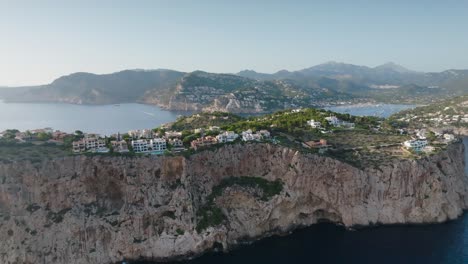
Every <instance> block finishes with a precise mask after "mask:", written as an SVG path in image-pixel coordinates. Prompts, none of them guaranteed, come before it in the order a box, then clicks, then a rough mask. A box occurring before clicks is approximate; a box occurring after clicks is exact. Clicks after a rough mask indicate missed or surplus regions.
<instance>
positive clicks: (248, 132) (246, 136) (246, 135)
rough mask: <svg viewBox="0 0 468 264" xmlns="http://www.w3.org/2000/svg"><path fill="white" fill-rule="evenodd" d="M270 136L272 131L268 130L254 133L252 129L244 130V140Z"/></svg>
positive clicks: (256, 139) (257, 139)
mask: <svg viewBox="0 0 468 264" xmlns="http://www.w3.org/2000/svg"><path fill="white" fill-rule="evenodd" d="M268 138H270V132H269V131H268V130H260V131H258V132H257V133H253V132H252V130H251V129H249V130H246V131H243V132H242V141H260V140H262V139H263V140H265V139H268Z"/></svg>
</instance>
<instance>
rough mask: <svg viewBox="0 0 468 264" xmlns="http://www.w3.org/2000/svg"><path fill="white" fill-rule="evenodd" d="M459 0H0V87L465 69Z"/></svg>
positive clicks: (465, 36) (466, 36)
mask: <svg viewBox="0 0 468 264" xmlns="http://www.w3.org/2000/svg"><path fill="white" fill-rule="evenodd" d="M467 14H468V1H464V0H460V1H452V0H444V1H431V0H425V1H422V0H421V1H419V0H411V1H409V0H405V1H400V0H393V1H378V0H368V1H364V0H353V1H349V0H346V1H338V0H327V1H313V0H304V1H302V0H296V1H294V0H290V1H276V0H270V1H266V0H265V1H262V0H256V1H251V0H250V1H245V0H236V1H234V0H230V1H228V0H199V1H180V0H169V1H162V0H161V1H158V0H154V1H144V0H137V1H130V0H129V1H119V0H114V1H109V0H99V1H94V0H93V1H90V0H80V1H72V0H61V1H50V0H41V1H39V0H30V1H22V0H11V1H7V0H0V86H24V85H37V84H46V83H50V82H52V81H53V80H54V79H56V78H58V77H60V76H63V75H67V74H70V73H73V72H92V73H98V74H102V73H111V72H116V71H120V70H124V69H159V68H165V69H174V70H179V71H187V72H189V71H194V70H204V71H209V72H223V73H235V72H238V71H240V70H244V69H253V70H255V71H258V72H267V73H273V72H276V71H278V70H282V69H287V70H299V69H303V68H307V67H310V66H313V65H317V64H320V63H324V62H327V61H339V62H345V63H352V64H358V65H366V66H371V67H374V66H377V65H380V64H383V63H386V62H390V61H392V62H395V63H398V64H401V65H403V66H405V67H407V68H410V69H412V70H417V71H442V70H447V69H468V15H467Z"/></svg>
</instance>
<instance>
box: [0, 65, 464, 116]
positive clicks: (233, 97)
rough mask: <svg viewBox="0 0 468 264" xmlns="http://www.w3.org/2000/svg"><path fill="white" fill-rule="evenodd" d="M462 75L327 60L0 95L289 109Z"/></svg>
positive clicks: (458, 91)
mask: <svg viewBox="0 0 468 264" xmlns="http://www.w3.org/2000/svg"><path fill="white" fill-rule="evenodd" d="M467 87H468V70H446V71H443V72H435V73H424V72H416V71H413V70H409V69H407V68H405V67H403V66H401V65H398V64H396V63H393V62H389V63H385V64H382V65H379V66H376V67H373V68H371V67H368V66H362V65H354V64H347V63H342V62H328V63H323V64H319V65H315V66H312V67H309V68H304V69H302V70H298V71H288V70H281V71H278V72H276V73H273V74H268V73H258V72H256V71H254V70H244V71H241V72H238V73H237V74H231V73H209V72H206V71H200V70H198V71H193V72H181V71H175V70H169V69H155V70H151V69H134V70H122V71H118V72H114V73H108V74H94V73H89V72H76V73H72V74H69V75H65V76H61V77H59V78H57V79H55V80H54V81H53V82H51V83H50V84H45V85H39V86H29V87H28V86H26V87H17V88H12V90H10V89H8V91H6V90H7V89H2V90H0V97H2V98H3V99H4V100H5V101H7V102H65V103H75V104H115V103H128V102H144V103H151V104H156V105H158V106H161V107H163V108H166V109H170V110H195V111H199V110H216V111H228V112H236V113H243V112H247V113H264V112H271V111H274V110H279V109H283V108H290V107H300V106H314V105H327V104H337V103H342V102H346V103H356V102H361V101H379V102H392V103H427V102H433V101H435V100H439V99H444V98H447V97H448V96H452V95H453V96H456V95H462V94H464V93H467V92H468V89H467Z"/></svg>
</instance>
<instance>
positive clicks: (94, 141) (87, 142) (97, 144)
mask: <svg viewBox="0 0 468 264" xmlns="http://www.w3.org/2000/svg"><path fill="white" fill-rule="evenodd" d="M72 147H73V152H74V153H80V152H85V151H92V152H109V149H108V148H107V147H106V142H105V141H104V140H103V139H100V138H95V137H90V138H84V139H81V140H78V141H74V142H73V143H72Z"/></svg>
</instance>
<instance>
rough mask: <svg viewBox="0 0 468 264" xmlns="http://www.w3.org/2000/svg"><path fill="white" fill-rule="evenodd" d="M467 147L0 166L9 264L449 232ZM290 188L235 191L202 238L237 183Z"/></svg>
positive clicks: (466, 201) (224, 153)
mask: <svg viewBox="0 0 468 264" xmlns="http://www.w3.org/2000/svg"><path fill="white" fill-rule="evenodd" d="M463 151H464V148H463V144H461V143H456V144H453V145H451V146H449V148H448V149H447V150H446V151H444V152H441V153H438V154H435V155H433V156H430V157H426V158H423V159H420V160H401V161H400V162H398V163H395V164H393V165H391V166H385V167H380V168H378V169H374V168H369V169H365V170H361V169H358V168H355V167H353V166H351V165H349V164H347V163H344V162H341V161H338V160H336V159H333V158H330V157H324V156H318V155H312V154H303V153H300V152H298V151H296V150H292V149H288V148H285V147H280V146H276V145H270V144H246V145H241V144H238V145H226V146H223V147H221V148H219V149H217V150H214V151H204V152H200V153H197V154H194V155H192V156H191V157H189V158H185V157H182V156H180V157H136V158H128V157H85V156H76V157H66V158H63V159H57V160H51V161H45V162H43V163H35V164H32V163H27V162H23V163H14V164H3V165H0V237H1V238H2V239H1V243H0V262H1V263H115V262H118V261H121V260H123V259H129V260H134V259H140V258H143V259H154V260H167V259H173V258H179V257H187V256H193V255H197V254H201V253H203V252H205V251H207V250H210V249H212V248H213V247H217V248H221V247H222V248H223V249H225V250H226V249H229V248H231V247H233V246H236V245H238V244H239V243H240V242H242V241H250V240H255V239H259V238H261V237H265V236H268V235H271V234H275V233H284V232H288V231H290V230H292V229H294V228H296V227H300V226H307V225H311V224H314V223H317V222H319V221H321V220H327V221H332V222H335V223H339V224H343V225H345V226H347V227H352V226H367V225H372V224H406V223H438V222H443V221H447V220H449V219H455V218H457V217H458V216H460V215H461V214H462V212H463V210H464V209H465V208H466V207H467V205H468V192H467V178H466V176H465V173H464V160H463V157H464V154H463ZM240 176H254V177H260V178H263V179H266V180H269V181H274V180H280V181H282V182H283V188H282V190H281V192H280V193H279V194H277V195H274V196H272V197H270V198H269V199H259V196H258V195H256V194H257V193H258V192H259V191H261V190H255V188H245V187H240V186H235V185H234V186H230V187H227V188H225V189H223V192H222V193H221V195H219V196H218V197H216V199H215V200H214V203H215V204H216V206H217V207H218V208H220V209H221V211H222V212H223V214H224V215H225V219H224V221H223V223H222V224H221V225H218V226H212V227H208V228H207V229H204V230H199V231H200V232H198V231H197V222H198V221H199V214H197V212H198V211H199V210H200V208H202V207H203V205H204V204H205V203H206V202H207V199H208V197H209V195H210V193H211V191H212V188H213V187H215V186H217V185H218V184H219V183H220V182H221V181H223V179H226V178H228V177H240Z"/></svg>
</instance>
